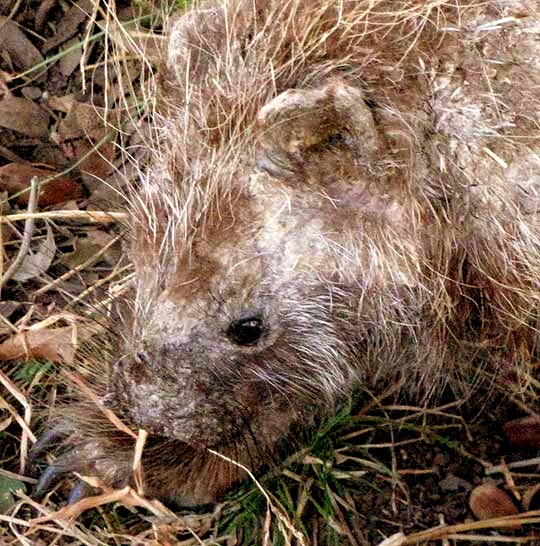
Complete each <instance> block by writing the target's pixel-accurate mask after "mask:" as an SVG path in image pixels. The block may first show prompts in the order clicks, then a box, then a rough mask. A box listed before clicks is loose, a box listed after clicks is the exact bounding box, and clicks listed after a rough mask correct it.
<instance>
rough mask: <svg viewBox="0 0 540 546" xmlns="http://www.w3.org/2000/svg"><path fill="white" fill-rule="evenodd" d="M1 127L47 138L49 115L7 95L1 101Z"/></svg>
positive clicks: (33, 103) (26, 102)
mask: <svg viewBox="0 0 540 546" xmlns="http://www.w3.org/2000/svg"><path fill="white" fill-rule="evenodd" d="M0 34H1V31H0ZM0 126H1V127H5V128H6V129H12V130H13V131H18V132H19V133H21V134H23V135H27V136H30V137H35V138H46V137H47V136H48V134H49V114H48V113H47V112H46V111H45V110H43V109H42V108H40V107H39V105H37V104H36V103H35V102H33V101H31V100H28V99H25V98H22V97H14V96H13V95H10V94H9V93H5V94H4V96H3V98H2V100H0Z"/></svg>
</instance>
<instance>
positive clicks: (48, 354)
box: [0, 324, 103, 363]
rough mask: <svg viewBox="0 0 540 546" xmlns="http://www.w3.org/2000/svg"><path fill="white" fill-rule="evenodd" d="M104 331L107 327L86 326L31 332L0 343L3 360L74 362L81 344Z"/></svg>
mask: <svg viewBox="0 0 540 546" xmlns="http://www.w3.org/2000/svg"><path fill="white" fill-rule="evenodd" d="M75 328H76V331H75ZM102 330H103V327H101V326H99V325H97V324H92V325H86V326H84V327H83V326H77V327H75V326H63V327H61V328H51V329H47V328H37V329H29V330H26V331H25V332H22V333H20V334H16V335H14V336H12V337H10V338H9V339H6V340H5V341H4V342H3V343H2V344H0V361H7V360H17V359H21V358H42V359H45V360H50V361H51V362H65V363H71V362H73V358H74V356H75V352H76V350H77V343H79V342H82V341H84V340H86V339H89V338H90V337H91V336H93V335H95V334H98V333H100V332H101V331H102ZM75 333H76V336H75V335H74V334H75Z"/></svg>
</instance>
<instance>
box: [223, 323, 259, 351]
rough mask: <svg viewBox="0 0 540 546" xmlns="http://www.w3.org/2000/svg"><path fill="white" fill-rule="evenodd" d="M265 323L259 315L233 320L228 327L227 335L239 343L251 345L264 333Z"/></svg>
mask: <svg viewBox="0 0 540 546" xmlns="http://www.w3.org/2000/svg"><path fill="white" fill-rule="evenodd" d="M262 332H263V323H262V320H261V319H260V318H258V317H249V318H245V319H240V320H233V321H232V322H231V324H230V325H229V327H228V328H227V337H228V338H229V339H230V340H231V341H232V342H233V343H236V344H237V345H251V344H252V343H255V342H256V341H257V340H258V339H259V338H260V337H261V335H262Z"/></svg>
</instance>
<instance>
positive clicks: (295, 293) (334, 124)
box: [113, 79, 410, 447]
mask: <svg viewBox="0 0 540 546" xmlns="http://www.w3.org/2000/svg"><path fill="white" fill-rule="evenodd" d="M252 126H253V127H254V128H255V134H254V135H252V138H246V139H244V141H243V142H242V143H241V145H239V143H238V142H234V143H233V144H232V145H234V146H235V150H234V158H235V159H234V165H233V167H232V168H231V167H230V166H229V165H226V166H225V167H224V165H223V163H225V162H226V161H227V157H231V156H233V153H231V151H230V150H229V149H228V148H227V146H224V148H223V149H221V150H219V153H220V154H222V156H221V158H218V159H215V158H214V163H216V162H218V163H219V164H218V166H217V169H218V172H222V173H227V172H228V173H230V174H229V175H228V184H227V185H224V184H223V181H222V180H219V179H217V180H216V177H215V175H214V173H213V172H212V171H211V172H207V171H204V170H203V171H202V172H200V173H199V176H200V177H201V178H200V179H199V180H195V173H193V170H192V169H193V166H194V165H195V166H196V167H198V166H199V165H200V156H199V157H198V158H197V159H198V161H197V162H196V164H194V163H191V164H189V163H188V162H185V164H184V170H183V171H182V173H181V176H182V179H181V180H178V179H177V178H175V176H176V175H175V173H170V172H169V173H167V176H163V172H161V173H160V174H161V176H160V177H159V179H160V180H159V182H157V183H156V180H152V179H149V181H148V184H149V185H157V186H158V188H159V189H154V190H153V193H154V195H155V198H154V200H153V201H152V203H151V206H150V207H148V206H147V210H150V209H151V210H154V211H159V214H161V215H163V216H164V217H163V218H162V219H159V220H158V221H156V220H155V218H153V219H152V220H153V221H154V222H155V225H156V226H157V227H156V228H155V229H154V230H152V229H151V228H150V226H149V225H148V223H147V224H146V225H144V222H145V221H146V220H145V219H144V217H143V218H142V220H141V226H139V234H138V236H137V242H136V248H135V252H134V255H135V259H136V265H137V267H138V276H139V291H138V308H137V315H138V321H137V326H136V332H135V335H134V339H135V342H134V344H133V348H132V351H131V355H130V356H129V357H128V358H127V359H125V360H123V361H121V362H120V363H119V364H118V365H117V366H116V368H115V369H114V371H113V385H114V387H113V388H114V390H115V393H116V398H117V403H118V405H119V406H121V407H122V409H123V412H124V413H125V414H126V416H127V417H128V418H129V419H130V420H131V421H132V422H133V423H134V424H135V425H136V426H138V427H141V428H144V429H147V430H148V431H150V432H152V433H155V434H158V435H163V436H167V437H170V438H175V439H178V440H182V441H184V442H186V443H188V444H190V445H192V446H195V447H200V446H217V445H220V444H222V443H223V442H224V439H225V438H226V439H227V440H226V441H227V442H228V443H231V442H235V441H238V440H240V441H241V438H242V437H244V436H246V435H249V436H250V437H252V438H256V437H258V436H261V438H259V439H258V440H257V442H256V443H258V444H265V443H270V444H271V443H272V442H274V441H276V440H277V439H278V438H279V437H280V436H282V435H283V433H284V432H286V431H287V430H288V428H289V426H290V424H291V423H292V422H294V421H297V420H299V419H302V420H303V419H304V417H305V416H306V415H310V414H313V411H314V408H316V407H320V406H323V407H325V408H326V409H330V408H332V407H334V405H335V402H336V401H337V400H338V399H339V398H341V397H342V396H343V395H345V394H347V393H348V392H349V391H350V389H351V387H352V385H353V383H354V380H355V379H356V378H358V377H359V376H360V375H361V366H360V362H356V361H355V359H356V358H357V357H356V356H355V353H356V352H357V351H358V344H359V343H361V342H362V341H363V340H364V339H365V336H366V335H367V333H368V332H373V331H375V332H376V331H377V330H378V329H382V328H384V323H385V319H384V318H382V317H390V316H391V315H392V307H395V306H396V305H398V304H399V303H400V302H401V300H400V298H402V297H403V294H400V291H401V290H402V289H403V286H404V285H406V281H407V280H408V279H409V272H408V271H407V270H406V269H405V266H408V261H407V259H406V258H405V257H404V256H405V254H404V252H403V250H400V253H399V254H398V253H396V252H395V249H394V245H393V242H392V241H393V240H394V237H395V234H396V233H397V232H401V231H403V230H404V229H405V225H406V224H410V221H409V220H408V219H407V218H408V214H407V212H406V211H405V210H404V208H403V207H402V206H401V205H400V204H398V203H397V202H396V201H395V200H393V199H392V198H391V197H390V196H389V195H388V194H385V192H384V191H383V188H382V187H381V185H377V184H372V179H373V177H374V172H373V165H374V164H375V161H376V156H377V149H378V135H377V128H376V126H375V123H374V121H373V118H372V115H371V112H370V110H369V108H368V107H367V105H366V104H365V103H364V100H363V96H362V93H361V91H360V90H359V89H356V88H354V87H352V86H351V85H349V84H348V83H346V82H344V81H342V80H339V79H333V80H332V81H330V82H328V83H324V84H323V85H321V86H320V87H317V88H313V89H308V90H288V91H285V92H284V93H282V94H280V95H279V96H277V97H276V98H275V99H273V100H271V101H269V103H267V104H266V105H264V106H263V107H262V108H261V109H260V110H259V112H258V113H257V116H256V119H255V120H253V123H252ZM239 150H242V153H241V154H240V155H239ZM229 161H230V160H229ZM221 162H223V163H221ZM239 166H240V167H242V169H241V170H238V169H239ZM190 168H191V170H190ZM231 173H232V174H231ZM150 176H152V175H150ZM186 180H190V182H189V184H191V186H190V187H191V188H193V187H194V186H196V185H197V184H198V185H199V186H198V188H199V189H200V188H201V187H203V188H204V190H200V191H206V192H208V194H209V195H210V202H208V200H207V201H206V204H205V206H204V207H199V208H197V207H195V206H193V208H192V209H191V213H192V214H193V216H189V217H186V218H185V219H184V220H183V221H184V222H185V223H184V224H180V223H179V222H177V220H176V218H177V217H178V216H179V214H180V213H186V210H187V211H189V206H188V207H187V208H186V209H182V210H181V211H176V210H173V208H172V207H171V205H170V203H173V202H179V201H180V199H175V193H174V192H175V191H178V186H180V187H181V188H185V185H186V184H188V182H186ZM165 182H166V183H165ZM167 184H170V185H169V186H167ZM171 187H172V188H173V189H172V190H171ZM151 193H152V191H148V192H147V194H151ZM164 196H165V197H164ZM192 198H193V199H196V196H195V197H192ZM184 199H185V197H184ZM206 199H208V198H206ZM195 211H196V212H195ZM164 226H166V227H165V228H164ZM400 238H401V239H402V237H400ZM403 246H407V245H403ZM173 248H174V253H173V252H171V249H173ZM163 249H167V250H166V251H164V250H163ZM396 256H398V258H396ZM401 304H402V302H401Z"/></svg>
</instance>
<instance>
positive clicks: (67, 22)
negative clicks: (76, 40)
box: [41, 0, 93, 53]
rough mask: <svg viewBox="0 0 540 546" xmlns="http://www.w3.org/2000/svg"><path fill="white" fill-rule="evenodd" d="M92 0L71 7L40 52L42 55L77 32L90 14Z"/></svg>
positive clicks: (83, 0) (81, 0)
mask: <svg viewBox="0 0 540 546" xmlns="http://www.w3.org/2000/svg"><path fill="white" fill-rule="evenodd" d="M92 9H93V5H92V0H80V1H79V2H78V3H76V4H74V5H72V6H71V7H70V8H69V9H68V11H67V13H66V15H65V16H64V17H63V18H62V20H61V21H60V23H59V25H58V27H57V29H56V33H55V35H54V36H52V37H51V38H49V39H48V40H47V41H46V42H45V44H43V47H42V48H41V50H42V51H43V53H47V52H49V51H50V50H51V49H54V48H55V47H57V46H59V45H60V44H63V43H64V42H66V41H67V40H69V39H70V38H72V37H73V36H75V34H77V33H78V32H79V27H80V26H81V25H82V24H83V23H84V22H85V21H86V20H87V17H88V14H89V13H92Z"/></svg>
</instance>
